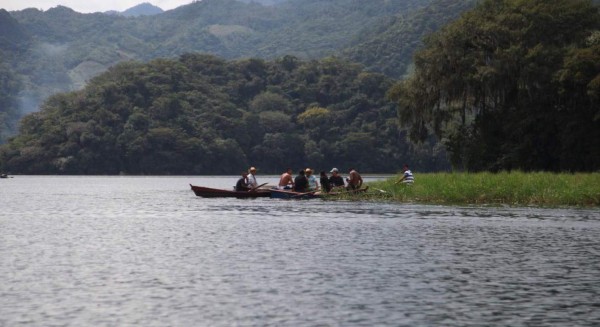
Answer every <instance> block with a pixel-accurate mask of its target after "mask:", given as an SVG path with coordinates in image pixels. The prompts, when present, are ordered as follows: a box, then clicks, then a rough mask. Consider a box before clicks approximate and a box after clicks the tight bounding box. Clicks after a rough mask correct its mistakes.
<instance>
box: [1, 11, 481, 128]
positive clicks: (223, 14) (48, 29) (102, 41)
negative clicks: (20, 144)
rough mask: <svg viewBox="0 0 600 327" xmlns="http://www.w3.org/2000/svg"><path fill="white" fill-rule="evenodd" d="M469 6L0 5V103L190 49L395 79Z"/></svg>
mask: <svg viewBox="0 0 600 327" xmlns="http://www.w3.org/2000/svg"><path fill="white" fill-rule="evenodd" d="M473 2H474V1H463V0H373V1H360V0H330V1H320V0H287V1H283V0H279V1H277V0H262V1H259V0H245V1H235V0H203V1H197V2H193V3H190V4H188V5H185V6H181V7H178V8H176V9H173V10H169V11H166V12H162V9H160V8H158V7H155V6H153V5H151V4H149V3H142V4H140V5H138V6H135V7H132V8H130V9H128V10H126V11H124V12H123V13H121V14H120V15H114V14H104V13H94V14H81V13H78V12H75V11H73V10H72V9H70V8H67V7H62V6H59V7H55V8H51V9H49V10H47V11H39V10H37V9H26V10H22V11H14V12H10V13H9V12H7V11H5V10H1V9H0V26H1V27H2V29H1V30H0V69H1V70H3V71H4V70H5V71H7V73H6V74H5V75H6V76H10V77H11V78H12V82H10V83H9V84H10V85H11V86H10V87H8V86H5V87H4V90H0V92H3V93H0V94H5V97H4V98H5V99H6V101H7V102H8V103H10V105H7V106H4V107H5V108H8V107H11V108H13V109H12V111H17V112H19V113H20V114H22V113H26V112H31V111H35V110H37V109H38V106H39V104H40V103H41V102H42V101H43V100H44V99H46V98H47V97H48V96H50V95H52V94H55V93H57V92H65V91H70V90H77V89H80V88H82V87H83V86H85V85H86V83H87V81H89V80H90V78H92V77H94V76H96V75H98V74H100V73H102V72H104V71H106V69H108V68H109V67H111V66H113V65H114V64H116V63H118V62H122V61H127V60H139V61H148V60H152V59H154V58H160V57H165V58H172V57H177V56H180V55H182V54H185V53H193V52H200V53H210V54H214V55H217V56H219V57H222V58H225V59H237V58H248V57H256V58H264V59H273V58H278V57H282V56H286V55H292V56H295V57H298V58H300V59H318V58H322V57H325V56H331V55H336V56H342V57H345V58H350V59H352V60H353V61H356V62H359V63H362V64H364V65H365V66H366V67H367V68H369V69H370V70H372V71H376V72H383V73H386V74H387V75H389V76H390V77H395V78H399V77H400V76H402V75H403V74H405V73H406V69H407V68H408V67H409V65H410V62H411V60H412V52H413V51H414V49H415V48H416V47H417V46H418V45H419V44H420V39H421V37H422V36H423V35H424V34H427V33H429V32H432V31H433V30H435V28H437V27H438V26H441V24H443V23H444V22H446V21H449V20H451V19H453V18H455V17H457V15H458V14H459V13H460V12H462V11H463V10H465V9H466V8H469V6H471V5H472V3H473ZM148 15H151V16H148ZM20 114H17V116H20ZM13 116H14V115H13ZM9 125H10V126H11V127H10V129H12V130H13V131H14V128H15V126H16V125H15V123H14V122H13V123H12V124H9Z"/></svg>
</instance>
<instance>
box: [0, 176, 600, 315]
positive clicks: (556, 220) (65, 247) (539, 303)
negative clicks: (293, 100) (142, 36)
mask: <svg viewBox="0 0 600 327" xmlns="http://www.w3.org/2000/svg"><path fill="white" fill-rule="evenodd" d="M236 180H237V177H236V176H229V177H198V176H191V177H54V176H52V177H50V176H15V177H14V178H9V179H3V180H0V205H1V210H0V278H1V279H0V326H22V325H25V326H134V325H135V326H234V325H238V326H598V325H600V211H599V210H598V209H536V208H508V207H502V208H482V207H444V206H424V205H411V204H389V203H372V202H362V203H357V202H332V201H322V200H318V199H316V200H296V201H294V200H292V201H290V200H271V199H254V200H252V199H250V200H244V199H203V198H199V197H196V196H195V195H194V194H193V192H192V191H191V190H190V188H189V184H190V183H192V184H194V185H204V186H213V187H220V188H227V189H229V188H231V187H232V185H234V183H235V181H236ZM258 180H259V183H264V182H272V183H275V181H276V178H275V177H274V176H268V177H264V176H260V175H259V176H258Z"/></svg>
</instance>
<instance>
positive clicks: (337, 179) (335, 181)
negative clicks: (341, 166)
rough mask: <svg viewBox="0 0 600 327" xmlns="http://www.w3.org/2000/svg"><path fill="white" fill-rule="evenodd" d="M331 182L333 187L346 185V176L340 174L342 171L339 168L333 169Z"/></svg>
mask: <svg viewBox="0 0 600 327" xmlns="http://www.w3.org/2000/svg"><path fill="white" fill-rule="evenodd" d="M329 183H330V184H331V186H332V187H344V186H346V185H345V184H344V178H342V176H340V171H339V170H338V169H337V168H333V169H332V170H331V176H330V177H329Z"/></svg>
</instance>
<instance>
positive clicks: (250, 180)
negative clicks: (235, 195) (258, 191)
mask: <svg viewBox="0 0 600 327" xmlns="http://www.w3.org/2000/svg"><path fill="white" fill-rule="evenodd" d="M247 178H248V187H249V188H253V187H257V186H258V183H257V182H256V177H255V176H254V175H252V174H248V177H247Z"/></svg>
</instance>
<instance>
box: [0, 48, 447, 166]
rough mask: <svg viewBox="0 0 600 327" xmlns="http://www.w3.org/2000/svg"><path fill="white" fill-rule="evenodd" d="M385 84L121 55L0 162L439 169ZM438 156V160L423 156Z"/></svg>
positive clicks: (355, 72) (13, 143) (340, 64)
mask: <svg viewBox="0 0 600 327" xmlns="http://www.w3.org/2000/svg"><path fill="white" fill-rule="evenodd" d="M392 84H393V80H391V79H389V78H387V77H385V76H384V75H381V74H376V73H369V72H365V71H363V70H362V69H361V67H360V66H358V65H356V64H352V63H349V62H347V61H344V60H341V59H338V58H335V57H329V58H325V59H323V60H319V61H301V60H299V59H298V58H295V57H291V56H286V57H283V58H280V59H277V60H274V61H264V60H261V59H243V60H237V61H226V60H224V59H220V58H217V57H214V56H210V55H201V54H185V55H183V56H181V57H180V58H178V59H157V60H153V61H150V62H149V63H147V64H144V63H139V62H127V63H122V64H119V65H117V66H115V67H113V68H111V69H110V70H109V71H108V72H106V73H104V74H102V75H100V76H98V77H96V78H94V79H92V80H91V81H90V83H89V85H88V86H86V87H85V88H84V89H83V90H81V91H75V92H70V93H60V94H57V95H54V96H52V97H51V98H49V99H48V100H47V101H46V102H44V104H43V105H42V108H41V110H40V111H39V112H35V113H32V114H30V115H28V116H26V117H25V118H23V120H22V122H21V128H20V132H19V134H18V135H17V136H16V137H14V138H12V139H10V140H9V141H8V142H7V143H6V144H4V145H2V146H0V169H1V170H3V171H7V172H11V173H24V174H118V173H127V174H237V173H238V172H239V171H241V170H243V169H246V168H247V167H248V166H250V165H253V166H256V167H259V168H260V169H261V172H263V173H267V172H270V173H278V172H280V171H281V170H282V169H285V168H286V167H308V166H310V167H313V168H316V167H321V169H330V168H331V167H333V166H335V167H340V168H342V167H344V166H353V167H357V168H359V169H361V170H362V171H364V172H395V171H397V170H398V169H399V167H400V165H401V164H402V163H404V162H405V161H409V160H410V162H411V163H413V162H414V163H419V165H420V167H421V169H422V170H427V169H429V170H437V169H442V168H444V163H445V160H444V153H443V151H440V150H439V149H437V148H435V147H434V146H432V145H429V144H428V145H426V146H421V147H418V148H417V147H415V146H413V145H411V144H410V143H409V142H408V141H407V140H406V137H405V136H406V135H405V133H403V132H402V131H401V130H400V129H399V128H398V124H397V119H396V118H395V116H396V106H395V105H394V104H393V103H392V102H390V101H388V100H386V99H385V96H384V94H385V92H386V91H387V90H388V89H389V87H390V86H391V85H392ZM430 158H438V159H439V160H437V161H436V160H430Z"/></svg>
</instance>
